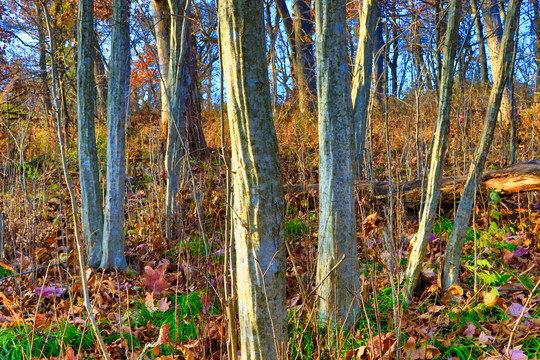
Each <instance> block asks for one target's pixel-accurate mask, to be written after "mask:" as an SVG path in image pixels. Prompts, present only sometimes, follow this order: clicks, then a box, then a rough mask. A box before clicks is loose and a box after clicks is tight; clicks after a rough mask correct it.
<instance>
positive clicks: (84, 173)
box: [77, 0, 103, 268]
mask: <svg viewBox="0 0 540 360" xmlns="http://www.w3.org/2000/svg"><path fill="white" fill-rule="evenodd" d="M77 25H78V26H77V58H78V62H77V119H78V135H79V139H78V146H79V176H80V182H81V216H82V225H83V229H84V238H85V240H86V251H87V260H88V266H90V267H93V268H96V267H98V266H99V264H100V261H101V241H102V238H103V201H102V195H101V184H100V182H99V165H98V155H97V147H96V134H95V130H94V109H95V102H96V91H95V82H94V1H93V0H80V1H79V4H78V24H77Z"/></svg>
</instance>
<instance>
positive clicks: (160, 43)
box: [151, 0, 171, 136]
mask: <svg viewBox="0 0 540 360" xmlns="http://www.w3.org/2000/svg"><path fill="white" fill-rule="evenodd" d="M151 4H152V17H153V20H154V30H155V31H154V32H155V34H156V45H157V53H158V59H159V73H160V81H159V88H160V90H161V132H162V135H163V136H165V134H166V133H167V131H166V129H167V118H168V117H167V115H168V113H169V102H168V101H167V74H168V72H169V57H170V51H171V49H170V38H171V16H170V10H169V4H168V2H167V0H152V1H151Z"/></svg>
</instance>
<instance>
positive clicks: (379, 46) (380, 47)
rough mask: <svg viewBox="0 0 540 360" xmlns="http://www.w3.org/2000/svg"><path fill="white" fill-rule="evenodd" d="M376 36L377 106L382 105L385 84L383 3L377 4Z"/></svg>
mask: <svg viewBox="0 0 540 360" xmlns="http://www.w3.org/2000/svg"><path fill="white" fill-rule="evenodd" d="M375 6H376V7H377V8H376V9H375V11H376V15H375V18H376V19H375V23H376V25H375V31H374V34H375V38H374V42H373V62H374V66H373V87H374V89H373V105H374V106H376V107H381V106H382V98H383V87H384V86H383V85H384V66H385V62H386V61H385V50H384V46H385V43H384V39H383V22H382V16H381V15H382V11H381V5H380V4H378V5H377V4H375Z"/></svg>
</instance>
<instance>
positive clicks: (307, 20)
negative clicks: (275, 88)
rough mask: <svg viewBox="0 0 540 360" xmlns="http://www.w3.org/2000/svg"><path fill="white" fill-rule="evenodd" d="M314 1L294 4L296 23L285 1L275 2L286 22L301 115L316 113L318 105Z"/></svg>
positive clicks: (297, 1)
mask: <svg viewBox="0 0 540 360" xmlns="http://www.w3.org/2000/svg"><path fill="white" fill-rule="evenodd" d="M310 4H311V0H295V1H294V13H295V14H294V15H295V18H294V21H293V20H292V18H291V15H290V13H289V9H288V8H287V4H286V3H285V0H276V7H277V10H278V12H279V14H280V16H281V18H282V19H283V24H284V27H285V33H286V34H287V40H288V42H289V46H290V47H291V70H292V71H291V72H292V74H293V77H294V80H295V82H296V86H297V91H298V100H299V109H300V111H301V112H302V113H306V112H311V111H313V109H314V107H315V104H316V92H317V89H316V88H317V81H316V77H315V58H314V56H313V43H312V41H311V32H312V31H313V19H312V16H311V6H310Z"/></svg>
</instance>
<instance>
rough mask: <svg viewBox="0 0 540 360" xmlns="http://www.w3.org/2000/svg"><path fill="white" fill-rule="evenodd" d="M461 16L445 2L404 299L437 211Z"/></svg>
mask: <svg viewBox="0 0 540 360" xmlns="http://www.w3.org/2000/svg"><path fill="white" fill-rule="evenodd" d="M460 16H461V0H451V1H450V3H449V4H448V25H447V28H446V38H445V45H444V49H443V51H444V55H443V68H442V72H441V83H440V88H439V111H438V114H437V122H436V124H435V134H434V140H433V149H432V152H431V159H430V171H429V177H428V179H427V183H428V185H427V191H426V201H425V204H424V209H423V212H422V218H421V220H420V225H419V227H418V232H417V233H416V235H415V237H414V238H413V240H412V242H411V243H412V245H413V247H412V251H411V255H410V256H409V263H408V264H407V271H406V273H405V279H406V281H407V284H406V285H405V301H406V302H407V303H409V302H410V301H411V298H412V295H413V292H414V290H415V289H416V285H417V283H418V277H419V275H420V271H421V270H422V261H423V260H424V256H425V253H426V248H427V244H428V241H429V236H430V234H431V231H432V229H433V221H434V219H435V215H436V213H437V205H438V203H439V197H440V194H441V178H442V170H443V167H444V158H445V156H446V148H447V146H448V132H449V127H450V104H451V100H452V86H453V82H454V81H453V80H454V59H455V55H456V49H457V45H458V30H459V21H460Z"/></svg>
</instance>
